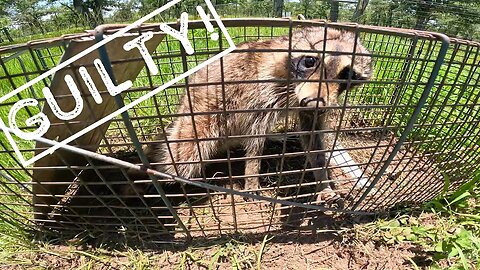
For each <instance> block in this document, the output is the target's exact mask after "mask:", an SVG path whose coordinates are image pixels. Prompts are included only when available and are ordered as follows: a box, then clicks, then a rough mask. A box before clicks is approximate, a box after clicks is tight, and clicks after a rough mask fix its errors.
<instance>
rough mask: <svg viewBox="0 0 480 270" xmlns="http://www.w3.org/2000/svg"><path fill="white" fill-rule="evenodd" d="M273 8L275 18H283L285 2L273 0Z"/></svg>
mask: <svg viewBox="0 0 480 270" xmlns="http://www.w3.org/2000/svg"><path fill="white" fill-rule="evenodd" d="M273 8H274V14H275V17H283V9H284V8H285V2H284V0H273Z"/></svg>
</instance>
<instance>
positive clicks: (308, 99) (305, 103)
mask: <svg viewBox="0 0 480 270" xmlns="http://www.w3.org/2000/svg"><path fill="white" fill-rule="evenodd" d="M317 101H318V103H321V105H320V104H319V106H326V105H327V103H326V102H325V100H324V99H323V98H322V97H318V98H312V97H306V98H303V99H302V100H301V101H300V106H302V107H308V103H310V102H317ZM315 106H316V103H315ZM312 107H313V106H312Z"/></svg>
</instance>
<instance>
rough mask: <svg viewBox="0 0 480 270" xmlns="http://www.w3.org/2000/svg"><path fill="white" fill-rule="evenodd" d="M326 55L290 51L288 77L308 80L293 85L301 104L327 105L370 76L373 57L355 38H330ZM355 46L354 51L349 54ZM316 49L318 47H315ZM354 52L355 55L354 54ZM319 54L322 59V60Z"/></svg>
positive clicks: (304, 105)
mask: <svg viewBox="0 0 480 270" xmlns="http://www.w3.org/2000/svg"><path fill="white" fill-rule="evenodd" d="M328 42H330V41H327V49H326V51H328V52H326V53H325V54H323V53H317V54H314V53H312V54H310V53H303V54H297V55H293V54H292V60H291V67H290V70H291V73H292V74H291V76H292V77H293V78H294V79H297V80H308V81H306V82H297V83H296V84H295V94H296V97H297V99H298V103H299V104H300V106H302V107H317V108H321V107H326V106H332V105H335V104H337V101H338V96H339V95H340V94H342V93H343V92H345V91H347V90H349V89H351V88H353V87H355V86H357V85H360V84H361V83H363V82H365V81H367V80H369V79H370V78H371V76H372V60H371V57H370V56H369V55H368V54H370V53H369V52H368V50H367V49H366V48H364V47H363V45H362V44H360V42H359V41H358V40H357V44H356V46H354V39H350V38H349V39H345V40H341V39H340V40H332V41H331V44H330V45H328ZM354 47H356V52H355V53H352V51H353V48H354ZM315 49H316V50H319V49H318V48H315ZM354 54H355V56H354ZM322 56H324V57H325V58H324V59H322Z"/></svg>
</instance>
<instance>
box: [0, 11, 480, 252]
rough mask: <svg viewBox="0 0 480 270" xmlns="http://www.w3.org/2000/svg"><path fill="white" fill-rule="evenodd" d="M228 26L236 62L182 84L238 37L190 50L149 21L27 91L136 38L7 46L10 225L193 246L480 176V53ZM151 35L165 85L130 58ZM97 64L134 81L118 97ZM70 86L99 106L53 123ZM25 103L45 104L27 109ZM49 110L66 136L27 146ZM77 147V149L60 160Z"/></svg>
mask: <svg viewBox="0 0 480 270" xmlns="http://www.w3.org/2000/svg"><path fill="white" fill-rule="evenodd" d="M223 23H224V25H225V27H226V29H227V30H228V33H229V34H230V36H231V39H232V40H233V42H234V43H235V44H237V49H236V50H234V51H233V52H231V53H230V54H228V55H227V56H224V57H223V58H220V59H218V60H216V61H214V62H213V63H212V64H210V65H209V66H206V67H204V68H202V69H200V70H198V71H197V72H196V74H193V75H191V76H188V77H186V78H183V79H181V80H177V81H176V82H174V83H171V82H172V80H174V79H175V78H178V77H179V76H181V75H182V74H184V73H185V72H186V71H188V70H191V69H192V68H194V67H197V66H198V65H199V64H200V63H202V62H205V61H207V59H209V58H210V57H212V56H214V55H218V53H220V52H222V51H225V50H226V49H228V48H229V45H228V44H229V40H228V38H227V37H226V36H224V35H222V34H220V36H219V37H218V39H212V38H211V36H210V35H211V34H210V33H209V31H207V30H206V29H205V25H204V22H202V21H191V22H189V30H188V38H189V40H190V43H191V44H192V46H193V49H194V52H193V53H192V54H189V53H186V52H185V48H184V47H183V46H182V44H181V42H180V41H179V40H177V39H175V38H173V37H172V36H170V35H166V34H165V33H163V32H161V31H160V29H159V27H158V25H144V26H141V27H137V28H134V29H132V30H131V31H129V32H128V33H126V34H124V35H122V36H121V37H119V38H117V39H115V40H114V41H112V42H110V43H108V44H106V45H104V46H101V47H99V48H98V50H93V51H90V52H89V53H88V54H86V55H85V56H84V58H81V59H78V60H77V61H75V62H72V63H70V64H69V65H67V66H66V67H64V68H62V69H59V70H56V72H55V73H54V74H51V75H49V76H47V77H45V78H43V79H42V80H40V81H39V82H38V83H37V84H35V85H32V86H29V87H24V89H22V91H20V92H13V93H14V94H10V93H12V91H13V90H14V89H18V88H19V87H21V85H24V84H25V83H27V82H29V81H32V80H33V79H34V78H37V77H39V76H41V75H42V74H43V73H45V72H46V71H48V70H50V69H52V68H54V67H55V66H57V65H59V64H60V63H63V62H66V61H67V60H68V59H70V58H73V56H74V55H75V54H76V53H78V52H81V51H84V50H85V49H86V48H88V47H90V46H92V45H94V44H98V43H99V42H102V40H103V38H104V37H108V36H109V35H112V34H114V33H116V32H117V31H118V30H119V27H118V26H109V27H100V28H97V29H96V31H95V32H89V33H85V34H80V35H67V36H63V37H61V38H57V39H50V40H43V41H35V42H30V43H28V44H25V45H15V46H9V47H4V48H1V49H0V56H1V58H0V66H1V68H0V85H1V89H2V95H3V96H4V98H2V104H1V106H0V111H1V112H2V113H1V116H2V117H1V119H2V121H3V122H2V128H3V130H4V132H3V133H0V143H1V147H2V149H1V152H0V155H1V163H0V166H1V169H0V192H1V195H2V196H0V212H1V216H0V217H1V219H2V220H3V222H9V223H12V224H16V225H18V226H20V225H21V226H24V227H26V228H28V229H34V230H37V229H38V228H41V229H44V230H48V231H53V232H55V233H57V234H58V233H61V234H65V235H71V236H73V235H77V234H79V233H83V232H88V233H90V234H91V235H95V236H99V235H104V236H109V237H110V238H112V237H111V236H112V235H114V236H115V237H114V238H115V239H117V240H118V239H128V240H132V239H133V240H135V241H140V242H142V243H145V242H153V243H164V242H177V241H184V240H185V239H190V238H191V237H212V236H218V235H222V234H225V233H232V232H237V231H241V232H249V233H258V232H266V231H276V230H280V229H285V228H305V227H308V226H311V224H312V223H314V222H315V221H316V220H318V219H321V218H322V217H326V216H327V215H332V216H333V215H336V214H337V213H347V214H372V213H378V212H381V211H385V210H388V209H390V208H392V207H394V206H396V205H398V204H403V203H409V204H415V203H421V202H425V201H428V200H430V199H432V198H434V197H435V196H437V195H438V194H440V193H441V192H443V191H447V190H448V191H453V190H455V189H456V188H458V187H459V186H460V185H462V184H463V183H466V182H468V181H470V180H471V179H473V177H474V176H475V175H476V174H477V175H478V173H479V172H478V168H477V167H478V165H477V164H478V162H479V156H478V154H479V153H480V149H479V140H478V138H479V137H478V136H479V131H480V128H479V119H480V117H479V115H478V114H479V112H480V102H479V96H480V90H479V89H480V88H479V87H478V83H479V74H480V73H479V72H478V70H477V69H478V67H479V59H478V57H479V48H480V44H479V43H477V42H473V41H464V40H459V39H449V38H447V37H446V36H444V35H441V34H437V33H432V32H424V31H416V30H402V29H394V28H383V27H373V26H371V27H367V26H359V25H355V24H333V23H327V22H325V21H292V20H285V19H278V20H275V19H227V20H223ZM170 26H172V27H178V24H170ZM148 31H153V34H152V38H151V39H150V40H149V41H148V42H146V43H145V44H146V50H148V51H149V52H150V53H151V55H152V58H153V60H154V62H155V66H156V69H157V70H156V71H154V72H152V70H155V68H153V69H152V67H150V68H148V67H147V66H146V65H145V62H144V58H143V57H142V56H141V55H140V54H139V52H138V50H137V51H135V50H131V51H126V50H122V49H121V46H123V44H125V43H126V42H128V41H131V40H133V39H134V38H137V37H139V36H141V35H142V33H145V32H148ZM305 46H307V47H305ZM82 59H83V60H82ZM82 67H83V73H85V71H86V72H87V73H88V74H90V79H91V80H90V81H88V80H85V78H84V77H80V75H79V74H80V73H81V72H82V71H81V70H82ZM102 67H103V69H102ZM95 69H97V70H98V71H99V73H101V72H102V71H103V72H104V73H105V74H108V76H107V81H105V79H103V82H104V83H108V78H109V79H110V82H111V83H113V84H114V85H117V86H119V85H121V83H122V82H126V81H128V80H130V81H133V83H132V85H131V87H128V88H125V90H124V91H122V93H121V94H117V95H112V94H111V93H110V92H109V91H108V89H107V87H106V86H105V85H101V83H100V82H102V78H100V75H98V74H99V73H95V72H96V70H95ZM65 75H70V78H71V81H70V84H72V82H73V84H76V86H77V88H78V91H79V92H80V93H81V98H82V99H83V101H84V102H83V111H82V112H79V113H78V114H77V116H76V118H75V119H72V120H62V119H58V117H57V119H54V118H55V117H54V116H55V115H57V114H55V109H54V107H55V106H54V105H55V104H54V105H52V103H49V99H48V95H45V87H48V88H49V89H50V91H51V93H52V96H54V98H55V100H56V102H57V103H56V104H57V111H56V112H57V113H59V112H69V111H76V109H78V108H77V105H78V104H79V102H78V101H76V100H75V97H74V94H72V91H70V90H69V89H68V88H66V86H65V82H66V83H67V84H68V83H69V82H67V80H65V81H63V77H64V76H65ZM82 80H83V81H82ZM88 82H90V84H88ZM62 85H63V86H62ZM92 85H96V86H97V88H98V89H97V90H98V95H96V96H95V93H94V92H92ZM159 88H162V90H159V91H158V93H157V94H155V95H151V96H148V95H149V93H152V91H153V90H155V89H159ZM337 95H339V97H338V101H334V99H337ZM145 96H148V98H147V99H146V100H144V101H142V102H138V104H136V103H135V102H136V101H138V100H139V98H141V97H145ZM22 100H29V102H30V103H28V104H29V106H26V105H25V106H23V107H21V108H20V109H17V110H13V109H12V108H13V107H15V104H17V103H18V102H20V101H22ZM32 100H36V101H37V102H34V101H32ZM50 102H51V100H50ZM23 104H26V103H23ZM75 104H76V105H75ZM129 104H134V106H132V107H131V108H130V109H129V110H127V111H124V112H122V113H115V112H119V111H118V110H119V109H120V108H123V107H125V106H127V107H128V106H129ZM312 104H313V105H312ZM12 111H13V113H12ZM15 113H16V114H15ZM41 113H43V114H44V115H45V116H46V117H47V118H48V119H49V120H50V121H49V122H50V129H49V130H48V131H46V133H44V134H43V135H42V137H43V138H36V140H25V139H24V137H25V134H29V133H30V134H32V133H34V132H35V131H36V130H39V129H40V127H41V121H38V118H37V121H34V120H35V119H34V120H31V119H32V117H34V116H35V115H40V114H41ZM60 114H61V113H60ZM110 114H115V116H114V117H113V118H112V119H111V120H108V121H104V122H101V123H100V124H99V125H98V126H97V127H96V128H95V129H91V130H89V131H88V132H84V133H83V134H82V135H81V136H76V134H79V133H81V131H83V130H86V129H87V127H89V126H91V125H92V124H93V123H98V122H99V120H101V119H103V117H105V116H106V115H110ZM11 115H13V118H12V116H11ZM12 119H13V120H15V119H16V123H17V125H18V126H15V125H14V126H12ZM6 123H9V125H7V124H6ZM14 128H16V129H17V131H16V132H14V131H13V129H14ZM22 132H23V134H22ZM72 137H73V139H72V140H71V141H70V142H69V144H68V145H71V146H76V148H68V145H66V146H65V147H63V148H60V149H58V150H57V151H52V150H51V146H52V145H50V144H52V142H60V141H62V140H65V139H66V138H72ZM15 147H16V148H17V151H16V149H15ZM42 154H43V155H44V157H42V158H41V159H40V158H38V159H36V157H39V156H40V155H42ZM26 160H27V161H28V160H34V161H35V162H34V163H33V165H32V166H25V165H24V164H25V161H26Z"/></svg>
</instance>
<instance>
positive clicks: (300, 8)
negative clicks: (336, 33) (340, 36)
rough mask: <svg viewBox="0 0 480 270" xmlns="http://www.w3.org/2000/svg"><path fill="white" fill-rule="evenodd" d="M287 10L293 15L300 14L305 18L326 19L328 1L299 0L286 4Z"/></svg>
mask: <svg viewBox="0 0 480 270" xmlns="http://www.w3.org/2000/svg"><path fill="white" fill-rule="evenodd" d="M287 10H288V11H290V12H291V14H292V15H293V16H296V15H298V14H302V15H303V16H305V18H307V19H327V18H328V14H329V12H330V1H327V0H300V1H299V2H291V3H289V4H288V5H287Z"/></svg>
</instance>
